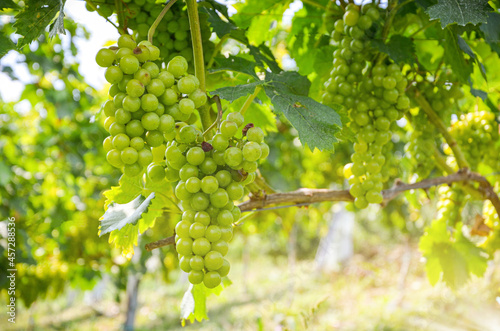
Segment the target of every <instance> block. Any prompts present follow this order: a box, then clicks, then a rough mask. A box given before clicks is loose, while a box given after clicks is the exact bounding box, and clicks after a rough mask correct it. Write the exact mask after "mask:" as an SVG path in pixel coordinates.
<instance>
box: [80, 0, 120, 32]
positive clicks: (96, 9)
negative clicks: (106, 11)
mask: <svg viewBox="0 0 500 331" xmlns="http://www.w3.org/2000/svg"><path fill="white" fill-rule="evenodd" d="M86 2H87V3H88V4H89V5H90V7H92V8H93V9H94V10H95V11H96V12H99V9H98V8H97V6H96V4H95V3H94V1H92V0H86ZM104 19H105V20H106V21H108V23H110V24H111V25H112V26H114V27H115V28H116V30H118V32H120V28H119V27H118V26H117V25H116V24H115V23H114V22H112V21H110V20H109V18H107V17H105V16H104Z"/></svg>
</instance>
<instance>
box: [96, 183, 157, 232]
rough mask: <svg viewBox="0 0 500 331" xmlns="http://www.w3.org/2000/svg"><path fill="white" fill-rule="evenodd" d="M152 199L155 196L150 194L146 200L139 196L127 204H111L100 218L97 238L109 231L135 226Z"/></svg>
mask: <svg viewBox="0 0 500 331" xmlns="http://www.w3.org/2000/svg"><path fill="white" fill-rule="evenodd" d="M154 197H155V194H154V193H151V194H150V195H149V196H148V197H147V198H145V197H143V196H142V195H139V196H138V197H137V198H135V199H134V200H132V201H130V202H129V203H125V204H119V203H113V204H111V205H110V206H109V207H108V209H107V210H106V212H105V213H104V215H103V216H102V217H101V223H100V225H99V237H102V236H103V235H104V234H106V233H109V232H111V231H114V230H119V229H121V228H123V227H125V226H126V225H128V224H132V225H135V224H137V222H138V221H139V219H140V218H141V216H142V214H143V213H144V212H146V211H147V210H148V207H149V205H150V203H151V200H153V198H154Z"/></svg>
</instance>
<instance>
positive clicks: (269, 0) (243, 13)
mask: <svg viewBox="0 0 500 331" xmlns="http://www.w3.org/2000/svg"><path fill="white" fill-rule="evenodd" d="M280 2H284V1H283V0H266V1H262V0H247V1H246V2H244V3H241V2H240V3H236V4H233V7H234V8H235V9H236V11H237V13H236V14H235V15H233V16H232V19H233V21H234V22H235V23H236V24H237V25H238V26H239V27H241V28H243V29H245V28H248V27H249V26H250V25H251V24H252V21H253V20H254V19H255V17H256V16H261V15H262V14H263V12H266V13H267V10H270V9H272V7H273V6H275V5H276V4H278V3H280ZM267 14H268V13H267Z"/></svg>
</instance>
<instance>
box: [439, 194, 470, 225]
mask: <svg viewBox="0 0 500 331" xmlns="http://www.w3.org/2000/svg"><path fill="white" fill-rule="evenodd" d="M438 194H439V201H438V203H437V206H436V207H437V215H436V221H438V222H448V225H450V226H455V224H456V223H457V222H458V221H459V220H460V217H461V208H462V202H463V201H464V200H465V196H464V194H463V193H462V191H461V190H460V189H459V188H458V187H456V185H452V186H448V185H445V186H441V187H440V188H439V189H438Z"/></svg>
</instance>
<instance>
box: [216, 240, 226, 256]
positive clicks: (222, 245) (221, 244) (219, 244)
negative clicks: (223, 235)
mask: <svg viewBox="0 0 500 331" xmlns="http://www.w3.org/2000/svg"><path fill="white" fill-rule="evenodd" d="M212 250H213V251H216V252H219V253H220V254H222V256H226V254H227V252H228V250H229V246H228V244H227V242H226V241H225V240H219V241H216V242H214V243H212Z"/></svg>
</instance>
